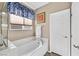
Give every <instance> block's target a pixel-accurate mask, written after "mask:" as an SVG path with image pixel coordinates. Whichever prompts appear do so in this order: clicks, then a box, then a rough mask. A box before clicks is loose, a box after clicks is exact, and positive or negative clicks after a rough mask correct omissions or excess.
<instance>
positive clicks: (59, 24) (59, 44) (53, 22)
mask: <svg viewBox="0 0 79 59" xmlns="http://www.w3.org/2000/svg"><path fill="white" fill-rule="evenodd" d="M50 51H52V52H55V53H57V54H60V55H64V56H69V55H70V9H66V10H62V11H59V12H56V13H52V14H50Z"/></svg>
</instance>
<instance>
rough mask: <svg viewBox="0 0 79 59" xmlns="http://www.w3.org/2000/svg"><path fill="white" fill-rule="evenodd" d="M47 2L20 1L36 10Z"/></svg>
mask: <svg viewBox="0 0 79 59" xmlns="http://www.w3.org/2000/svg"><path fill="white" fill-rule="evenodd" d="M48 3H49V2H22V4H24V5H26V6H28V7H30V8H32V9H33V10H36V9H38V8H40V7H42V6H44V5H46V4H48Z"/></svg>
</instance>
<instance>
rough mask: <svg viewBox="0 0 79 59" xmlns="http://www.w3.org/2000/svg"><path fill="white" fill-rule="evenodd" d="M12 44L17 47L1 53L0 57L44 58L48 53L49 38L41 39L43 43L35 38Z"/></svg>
mask: <svg viewBox="0 0 79 59" xmlns="http://www.w3.org/2000/svg"><path fill="white" fill-rule="evenodd" d="M40 42H41V43H40ZM10 43H11V42H10ZM12 44H14V45H15V46H16V47H15V48H13V47H12V48H8V49H5V50H2V51H0V56H44V55H45V53H46V52H47V51H48V39H47V38H41V41H38V39H35V37H29V38H24V39H21V40H17V41H14V42H12ZM26 47H28V48H26Z"/></svg>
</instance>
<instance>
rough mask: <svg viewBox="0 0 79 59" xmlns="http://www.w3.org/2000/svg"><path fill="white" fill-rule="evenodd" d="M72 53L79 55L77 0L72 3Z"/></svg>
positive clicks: (78, 7) (78, 8)
mask: <svg viewBox="0 0 79 59" xmlns="http://www.w3.org/2000/svg"><path fill="white" fill-rule="evenodd" d="M71 50H72V55H73V56H79V2H74V3H72V49H71Z"/></svg>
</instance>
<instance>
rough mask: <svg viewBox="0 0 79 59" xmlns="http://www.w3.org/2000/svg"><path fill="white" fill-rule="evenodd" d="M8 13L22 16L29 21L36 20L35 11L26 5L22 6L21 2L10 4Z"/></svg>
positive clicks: (8, 4)
mask: <svg viewBox="0 0 79 59" xmlns="http://www.w3.org/2000/svg"><path fill="white" fill-rule="evenodd" d="M7 6H8V12H9V13H11V14H15V15H18V16H22V17H25V18H28V19H32V20H33V19H34V15H35V13H34V11H33V10H32V9H30V8H28V7H26V6H24V5H21V4H20V3H19V2H8V3H7Z"/></svg>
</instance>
